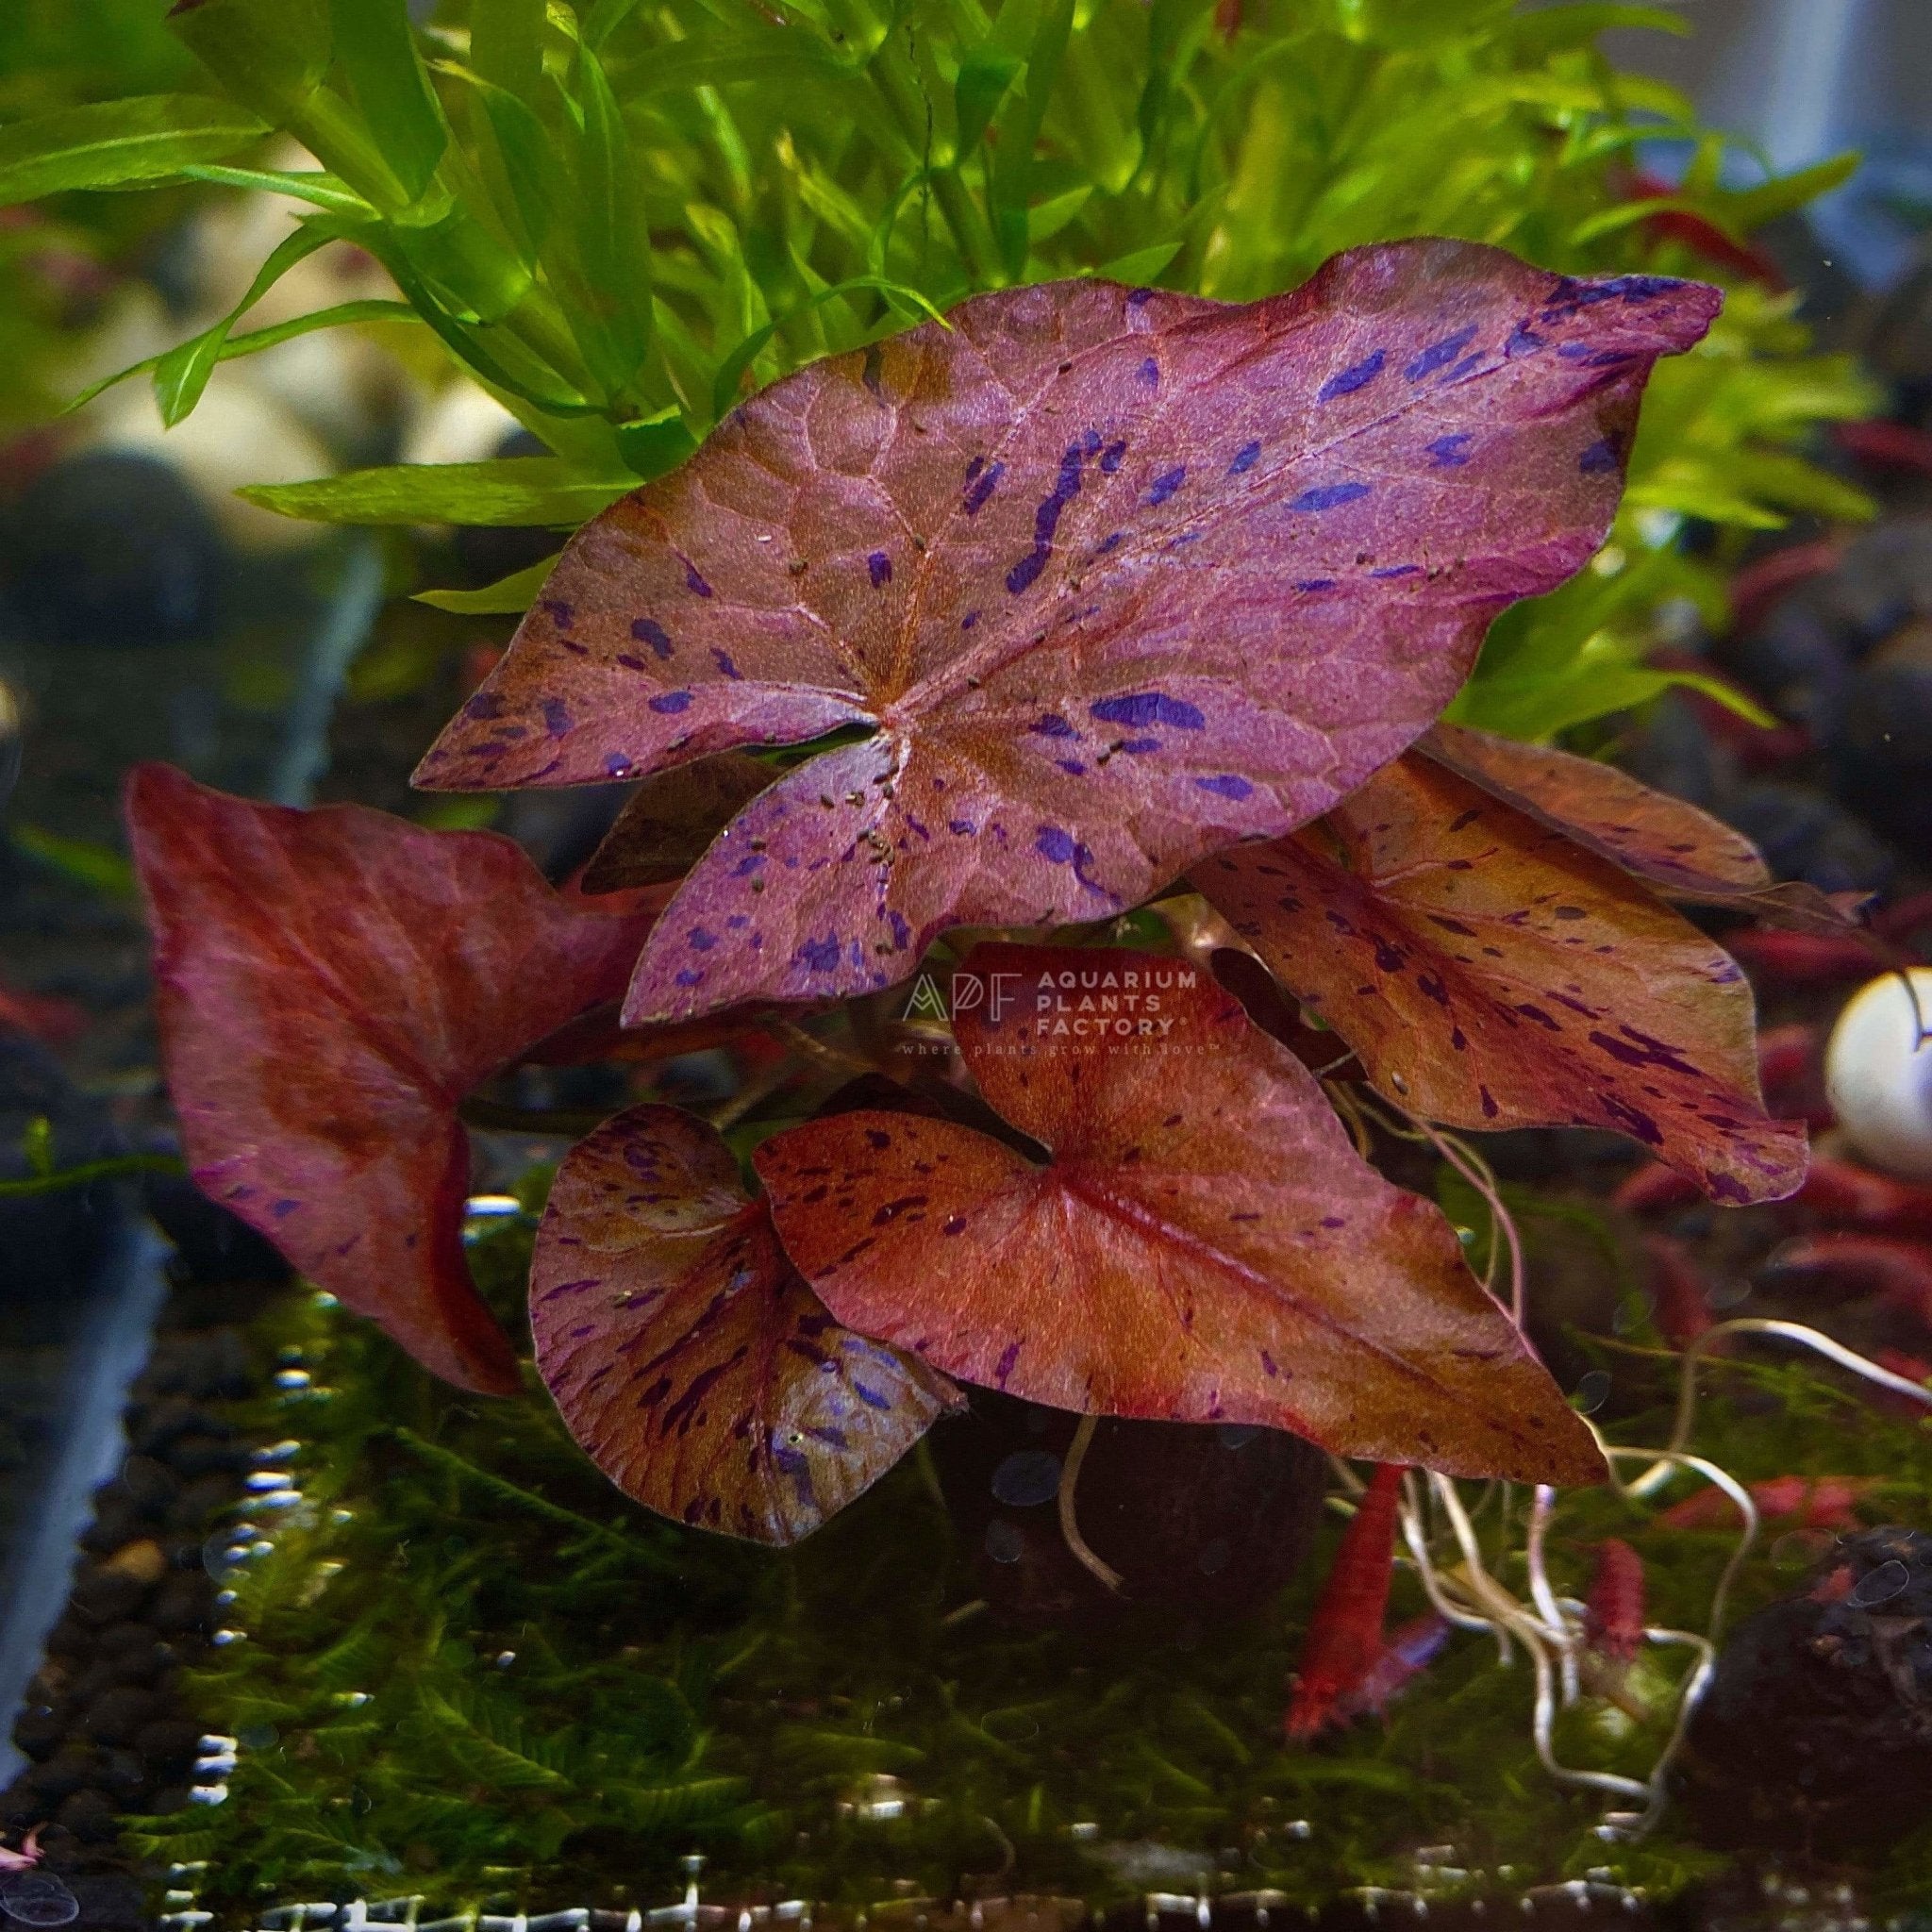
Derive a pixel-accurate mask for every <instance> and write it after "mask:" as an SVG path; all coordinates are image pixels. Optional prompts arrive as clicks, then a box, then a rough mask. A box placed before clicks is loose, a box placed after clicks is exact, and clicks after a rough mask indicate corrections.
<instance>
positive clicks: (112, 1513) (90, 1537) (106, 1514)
mask: <svg viewBox="0 0 1932 1932" xmlns="http://www.w3.org/2000/svg"><path fill="white" fill-rule="evenodd" d="M151 1526H152V1525H151V1524H150V1522H149V1520H148V1518H147V1515H146V1512H145V1511H143V1510H142V1509H139V1508H137V1507H135V1506H134V1505H133V1504H132V1503H130V1502H128V1501H126V1500H125V1498H123V1497H119V1496H114V1497H109V1498H108V1499H107V1500H105V1501H103V1502H99V1503H97V1504H96V1506H95V1514H94V1520H93V1521H92V1523H91V1524H88V1526H87V1528H86V1529H84V1530H83V1531H82V1532H81V1537H80V1546H81V1548H82V1549H84V1550H86V1551H87V1552H88V1553H89V1554H90V1555H92V1556H96V1557H111V1556H112V1555H113V1554H114V1552H115V1551H116V1550H118V1549H120V1548H121V1547H122V1546H123V1545H124V1544H126V1543H131V1542H134V1541H138V1540H139V1539H140V1538H141V1537H142V1535H143V1534H144V1533H145V1532H146V1531H147V1530H148V1529H149V1528H150V1527H151Z"/></svg>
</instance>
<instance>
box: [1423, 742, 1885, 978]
mask: <svg viewBox="0 0 1932 1932" xmlns="http://www.w3.org/2000/svg"><path fill="white" fill-rule="evenodd" d="M1419 748H1420V749H1421V750H1422V751H1424V753H1426V754H1427V755H1428V757H1430V758H1434V759H1435V760H1436V762H1437V763H1438V764H1441V765H1446V766H1447V767H1448V768H1449V770H1450V771H1452V772H1455V773H1457V774H1458V775H1459V776H1461V777H1464V778H1467V779H1468V780H1469V782H1470V783H1471V784H1473V785H1478V786H1480V787H1481V788H1482V789H1483V790H1484V791H1487V792H1489V793H1490V794H1491V796H1492V797H1496V798H1500V799H1501V800H1502V801H1503V802H1504V804H1505V805H1511V806H1514V807H1515V808H1516V809H1517V810H1518V811H1521V812H1524V813H1526V814H1527V815H1528V816H1529V817H1530V818H1533V819H1535V820H1536V821H1537V822H1538V823H1539V824H1544V825H1549V826H1551V827H1553V828H1554V829H1556V830H1557V831H1559V832H1562V833H1564V834H1565V835H1566V836H1567V837H1569V838H1570V839H1572V840H1573V841H1574V842H1575V843H1577V844H1578V845H1581V846H1582V847H1583V848H1584V849H1585V850H1586V851H1589V852H1594V853H1596V854H1597V855H1598V857H1599V858H1607V859H1609V860H1610V861H1611V862H1612V863H1613V864H1616V865H1619V866H1622V867H1623V869H1624V871H1625V872H1627V873H1629V874H1631V875H1632V876H1633V877H1636V878H1640V879H1643V880H1645V881H1646V882H1648V883H1649V884H1650V885H1653V886H1655V887H1656V888H1657V891H1659V892H1661V893H1663V895H1664V896H1665V897H1666V898H1669V899H1680V900H1685V901H1688V902H1690V903H1691V904H1693V905H1700V906H1722V907H1724V908H1728V909H1730V910H1731V911H1734V912H1748V913H1750V914H1751V915H1752V916H1753V917H1754V918H1756V919H1757V920H1760V921H1761V922H1763V923H1764V924H1767V925H1777V926H1783V927H1786V928H1788V929H1790V930H1793V931H1798V932H1825V933H1833V934H1842V933H1844V932H1846V931H1847V930H1848V929H1850V930H1856V929H1857V921H1856V920H1855V919H1853V917H1852V916H1851V915H1850V914H1849V913H1848V912H1846V911H1845V910H1843V909H1842V908H1840V907H1839V906H1837V905H1835V904H1834V903H1833V902H1832V900H1830V899H1829V898H1827V897H1826V896H1825V894H1824V893H1823V892H1821V891H1819V890H1818V888H1817V887H1816V886H1809V885H1807V884H1805V883H1804V882H1803V881H1802V880H1798V879H1790V880H1786V881H1784V882H1782V883H1779V884H1774V883H1773V882H1772V876H1771V869H1770V867H1768V866H1767V865H1766V864H1765V862H1764V860H1763V858H1762V857H1761V856H1760V855H1759V853H1758V850H1757V846H1755V845H1754V844H1752V842H1751V841H1750V840H1748V839H1747V838H1745V837H1744V835H1743V834H1742V833H1741V832H1734V831H1733V830H1732V829H1731V828H1730V826H1729V825H1727V824H1724V822H1723V821H1722V820H1720V819H1714V818H1712V817H1711V815H1710V814H1709V813H1708V812H1706V811H1699V810H1698V808H1696V807H1695V806H1694V805H1686V804H1685V803H1684V801H1683V800H1682V799H1681V798H1672V797H1670V796H1669V795H1668V794H1667V793H1665V792H1662V791H1652V790H1651V789H1650V787H1649V786H1648V785H1644V784H1641V782H1640V781H1639V780H1637V779H1635V778H1633V777H1631V776H1630V775H1629V774H1628V773H1627V772H1620V771H1618V770H1617V768H1616V767H1615V766H1614V765H1606V764H1603V763H1601V762H1600V761H1599V760H1597V759H1595V758H1576V757H1574V756H1573V755H1572V754H1571V753H1569V752H1566V751H1555V750H1552V749H1551V748H1550V747H1549V746H1548V745H1537V744H1524V743H1521V742H1520V741H1517V740H1516V739H1513V738H1498V737H1496V736H1495V735H1494V734H1493V733H1491V732H1488V731H1472V730H1471V729H1469V728H1468V727H1467V726H1466V725H1460V724H1438V725H1437V726H1436V727H1435V728H1434V729H1433V730H1432V731H1430V732H1429V733H1428V734H1427V735H1426V736H1425V737H1424V739H1423V740H1422V741H1421V744H1420V747H1419ZM1879 960H1880V956H1879V955H1878V954H1877V953H1876V952H1874V965H1876V964H1877V963H1879Z"/></svg>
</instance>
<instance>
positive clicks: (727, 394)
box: [711, 275, 946, 421]
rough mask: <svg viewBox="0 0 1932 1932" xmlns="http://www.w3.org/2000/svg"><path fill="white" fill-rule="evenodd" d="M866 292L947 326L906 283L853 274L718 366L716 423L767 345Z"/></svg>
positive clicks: (742, 344) (747, 340)
mask: <svg viewBox="0 0 1932 1932" xmlns="http://www.w3.org/2000/svg"><path fill="white" fill-rule="evenodd" d="M867 290H870V291H872V292H873V293H874V294H877V295H883V296H884V297H885V298H886V300H887V301H888V302H891V303H892V304H893V305H894V307H896V308H900V309H902V310H904V311H905V312H906V314H907V315H908V318H909V317H916V316H919V315H924V316H925V317H926V318H927V319H928V320H930V321H933V322H937V323H940V324H941V325H944V324H945V320H946V318H945V317H944V316H943V315H942V314H941V312H940V310H939V309H937V308H934V307H933V305H932V304H931V303H930V302H929V301H928V300H927V299H926V298H925V296H924V295H923V294H921V293H920V291H918V290H917V289H914V288H909V287H908V286H907V284H905V283H904V282H895V281H892V280H891V279H889V278H888V277H887V276H885V275H854V276H853V277H852V278H851V279H850V280H849V281H843V282H838V283H835V284H834V285H833V286H832V287H830V288H827V289H821V290H819V291H818V292H817V293H816V294H814V295H813V296H812V297H811V299H810V300H809V301H808V302H804V303H802V304H800V306H799V307H798V308H793V309H791V310H790V311H789V312H788V313H787V314H784V315H781V316H779V317H777V318H776V319H775V320H774V321H772V322H768V323H766V324H765V325H764V326H763V327H762V328H757V329H754V330H753V331H752V332H751V334H750V335H748V336H746V337H745V339H744V340H743V341H741V342H740V343H739V344H738V346H737V347H736V348H735V349H733V350H732V351H731V353H730V354H729V355H728V356H726V357H725V358H724V361H722V362H721V363H719V365H718V374H717V375H716V377H715V378H714V380H713V382H712V384H711V416H712V419H713V421H715V420H716V419H717V418H719V417H721V416H723V415H724V413H725V412H726V411H727V410H728V409H730V408H731V407H732V405H733V404H735V403H736V402H737V400H738V388H739V385H740V384H741V382H742V381H743V380H744V372H745V371H746V370H747V369H749V368H750V367H751V365H752V364H753V363H754V362H755V361H757V360H758V357H759V356H760V355H762V354H763V353H764V350H765V346H766V344H767V343H769V342H770V341H772V340H773V338H774V336H776V335H777V333H778V332H779V330H780V329H784V328H789V327H790V326H791V324H792V323H794V322H797V321H800V320H801V319H802V318H803V317H805V316H807V315H808V314H810V313H811V311H812V310H813V309H815V308H822V307H824V304H825V303H827V302H832V301H836V300H840V299H842V298H843V297H844V296H847V295H853V294H858V293H859V292H861V291H867Z"/></svg>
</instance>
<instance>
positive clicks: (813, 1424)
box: [530, 1107, 958, 1543]
mask: <svg viewBox="0 0 1932 1932" xmlns="http://www.w3.org/2000/svg"><path fill="white" fill-rule="evenodd" d="M530 1325H531V1328H532V1329H533V1331H534V1332H535V1335H536V1338H537V1366H538V1368H539V1369H540V1370H541V1372H542V1375H543V1379H544V1381H545V1382H546V1383H548V1384H549V1387H550V1392H551V1394H552V1395H554V1396H555V1397H556V1398H557V1405H558V1407H559V1408H560V1409H561V1410H562V1411H563V1418H564V1420H565V1422H567V1423H568V1424H570V1428H571V1433H572V1434H573V1435H574V1436H575V1437H576V1439H577V1441H579V1442H581V1443H582V1444H583V1445H584V1447H585V1449H586V1450H588V1451H589V1452H590V1454H591V1457H592V1458H593V1459H594V1460H595V1461H596V1463H597V1466H598V1467H599V1468H600V1469H602V1470H603V1471H604V1473H605V1474H607V1475H608V1476H609V1477H610V1478H611V1480H612V1481H613V1482H615V1483H616V1484H617V1485H618V1487H619V1488H620V1489H622V1490H624V1491H625V1493H626V1494H628V1495H631V1496H635V1497H636V1498H637V1499H638V1501H639V1502H641V1503H644V1504H647V1505H648V1506H649V1507H651V1508H653V1509H656V1510H658V1511H659V1512H660V1513H662V1514H663V1515H666V1516H672V1517H675V1518H677V1519H678V1520H679V1521H681V1522H685V1523H694V1524H703V1525H704V1526H705V1527H706V1528H708V1529H720V1530H724V1531H726V1532H728V1533H729V1534H731V1535H733V1536H742V1537H751V1538H754V1539H755V1540H757V1541H759V1542H768V1543H789V1542H796V1541H797V1540H798V1539H799V1538H800V1537H802V1536H805V1535H807V1534H808V1532H810V1531H811V1530H813V1529H816V1528H817V1527H818V1525H819V1524H821V1523H822V1522H824V1519H825V1518H826V1517H827V1516H830V1515H832V1514H833V1513H834V1512H835V1511H837V1510H839V1509H841V1508H843V1507H844V1506H845V1505H846V1504H847V1503H849V1502H851V1500H852V1499H853V1497H855V1496H856V1495H858V1492H859V1491H861V1490H863V1489H865V1488H866V1487H867V1485H868V1484H870V1483H872V1482H874V1480H875V1479H876V1478H877V1477H879V1476H881V1475H883V1474H885V1472H886V1471H887V1470H889V1469H890V1468H891V1466H892V1464H893V1463H895V1462H896V1461H898V1459H899V1458H900V1457H902V1456H903V1455H904V1454H905V1453H906V1452H907V1450H908V1449H909V1448H911V1446H912V1445H913V1443H914V1442H916V1441H918V1440H919V1438H920V1437H921V1436H922V1435H924V1433H925V1430H926V1427H927V1425H928V1424H930V1423H931V1422H932V1420H933V1419H934V1417H935V1416H937V1415H939V1414H940V1413H941V1411H942V1410H944V1409H946V1408H948V1407H953V1406H954V1405H956V1404H957V1403H958V1392H957V1391H955V1390H954V1389H953V1387H952V1385H951V1384H950V1383H948V1382H947V1381H946V1380H945V1378H944V1377H943V1376H941V1375H938V1374H934V1373H933V1371H932V1370H930V1369H928V1368H927V1367H925V1365H924V1363H922V1362H920V1361H918V1360H916V1359H915V1358H913V1357H910V1356H906V1355H902V1354H901V1353H899V1351H898V1350H896V1349H892V1348H887V1347H883V1346H882V1345H881V1344H880V1343H878V1342H876V1341H867V1340H866V1339H865V1337H864V1336H862V1335H855V1334H853V1332H852V1331H851V1330H850V1329H849V1328H841V1326H840V1325H839V1324H838V1323H837V1322H835V1321H834V1320H833V1319H832V1317H831V1316H830V1315H828V1314H827V1313H826V1312H825V1308H824V1304H823V1303H822V1302H821V1301H820V1300H819V1298H818V1296H817V1295H815V1294H813V1293H812V1291H811V1290H810V1289H809V1288H808V1287H807V1286H806V1285H805V1283H804V1282H803V1281H802V1280H800V1279H799V1276H798V1273H797V1271H796V1270H795V1269H794V1268H793V1267H792V1266H791V1262H790V1261H788V1260H787V1259H786V1257H785V1252H784V1250H783V1249H782V1248H780V1247H779V1245H778V1238H777V1235H776V1234H775V1233H774V1231H773V1228H772V1220H771V1216H770V1214H769V1213H768V1212H767V1210H766V1208H765V1204H764V1202H763V1201H754V1200H751V1199H749V1198H748V1197H747V1196H746V1194H745V1191H744V1188H743V1186H742V1184H741V1182H740V1180H739V1176H738V1163H737V1161H736V1160H735V1159H734V1158H732V1155H731V1152H730V1150H729V1149H728V1148H727V1147H726V1146H725V1145H724V1141H722V1140H720V1139H719V1137H718V1135H717V1133H716V1132H715V1130H714V1129H712V1128H711V1127H709V1126H708V1125H707V1124H705V1123H704V1122H703V1121H700V1120H694V1119H693V1118H692V1117H691V1115H690V1114H687V1113H680V1112H679V1111H678V1110H677V1109H676V1108H672V1107H637V1108H631V1109H630V1110H629V1111H628V1112H627V1113H622V1114H619V1115H618V1116H617V1118H616V1119H615V1120H611V1121H608V1122H606V1123H605V1124H604V1125H603V1126H601V1127H599V1128H598V1129H597V1131H596V1132H595V1133H594V1134H592V1135H591V1137H590V1139H589V1140H587V1141H581V1142H580V1143H579V1144H578V1145H577V1146H576V1147H575V1149H573V1151H572V1152H571V1154H570V1156H569V1158H567V1159H566V1160H565V1161H564V1163H563V1165H562V1167H560V1168H559V1169H558V1174H557V1183H556V1186H555V1187H554V1188H553V1189H552V1190H551V1194H550V1205H549V1207H548V1208H547V1209H546V1211H545V1213H544V1216H543V1224H542V1226H541V1229H540V1230H539V1232H538V1236H537V1252H536V1257H535V1259H534V1261H533V1263H532V1266H531V1270H530Z"/></svg>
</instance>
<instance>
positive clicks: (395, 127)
mask: <svg viewBox="0 0 1932 1932" xmlns="http://www.w3.org/2000/svg"><path fill="white" fill-rule="evenodd" d="M329 18H330V21H331V23H332V24H333V25H334V28H335V45H336V59H337V63H338V65H339V66H340V68H341V73H342V75H344V76H345V77H346V78H347V80H348V83H349V87H350V91H351V92H353V93H354V95H355V97H356V105H357V106H358V108H360V109H361V110H362V117H363V119H364V120H365V121H366V122H367V123H368V124H369V128H370V131H371V132H372V133H373V134H374V135H375V144H376V146H377V148H378V149H380V151H381V154H382V158H383V159H384V160H385V161H387V162H388V163H389V166H390V170H391V173H392V174H393V175H395V177H396V179H397V180H398V181H400V182H401V183H402V185H403V187H404V189H405V190H406V191H407V192H408V194H409V195H410V197H411V198H412V199H413V198H414V197H416V196H418V195H420V194H422V193H423V192H424V191H425V189H426V188H427V187H428V186H429V183H430V179H431V177H432V176H433V175H435V173H436V167H437V163H438V162H439V161H441V159H442V151H443V149H444V148H445V147H446V146H448V144H449V124H448V123H447V122H446V121H445V120H444V119H443V118H442V108H441V104H440V103H439V102H438V100H437V98H436V92H435V90H434V89H433V88H432V87H431V86H430V85H429V75H428V74H427V73H426V72H425V69H424V66H423V60H422V57H421V55H420V54H419V53H418V52H417V50H416V36H415V33H414V31H413V30H412V29H411V27H410V25H409V14H408V7H407V5H406V4H405V0H329Z"/></svg>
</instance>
